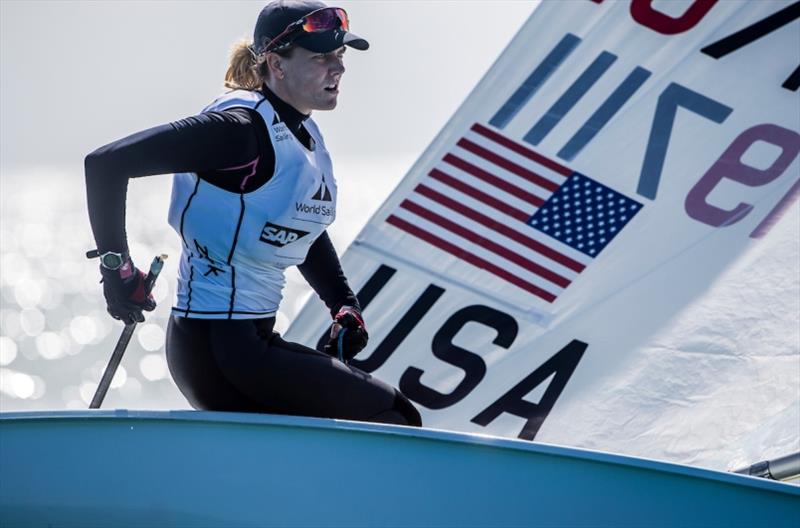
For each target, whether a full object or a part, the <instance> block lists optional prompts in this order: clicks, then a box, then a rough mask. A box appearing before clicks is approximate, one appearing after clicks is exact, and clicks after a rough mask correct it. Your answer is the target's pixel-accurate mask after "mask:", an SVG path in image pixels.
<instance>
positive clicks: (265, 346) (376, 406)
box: [166, 316, 422, 426]
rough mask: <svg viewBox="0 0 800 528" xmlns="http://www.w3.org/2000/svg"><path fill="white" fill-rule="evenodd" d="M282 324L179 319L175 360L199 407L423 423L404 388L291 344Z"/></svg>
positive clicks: (170, 344) (171, 350)
mask: <svg viewBox="0 0 800 528" xmlns="http://www.w3.org/2000/svg"><path fill="white" fill-rule="evenodd" d="M274 322H275V319H274V318H267V319H246V320H217V319H189V318H184V317H177V316H172V317H171V319H170V321H169V326H168V329H167V346H166V348H167V362H168V364H169V370H170V372H171V373H172V378H173V379H174V380H175V383H176V384H177V385H178V388H179V389H180V390H181V392H182V393H183V395H184V396H185V397H186V399H187V400H189V403H190V404H191V405H192V407H194V408H195V409H201V410H208V411H233V412H261V413H271V414H292V415H301V416H317V417H322V418H342V419H348V420H360V421H367V422H381V423H393V424H401V425H415V426H419V425H422V423H421V422H422V420H421V418H420V415H419V412H418V411H417V410H416V408H414V406H413V405H412V404H411V402H410V401H409V400H408V398H406V397H405V396H403V394H401V393H400V392H399V391H398V390H396V389H394V388H392V387H391V386H389V385H387V384H386V383H384V382H382V381H380V380H378V379H376V378H374V377H372V376H370V375H369V374H367V373H366V372H363V371H361V370H359V369H357V368H354V367H351V366H349V365H346V364H344V363H342V362H340V361H339V360H337V359H334V358H331V357H330V356H328V355H327V354H324V353H322V352H319V351H317V350H313V349H311V348H308V347H305V346H303V345H299V344H296V343H290V342H288V341H284V340H283V339H282V338H281V336H280V335H278V333H277V332H273V330H272V327H273V325H274Z"/></svg>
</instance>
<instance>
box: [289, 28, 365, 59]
mask: <svg viewBox="0 0 800 528" xmlns="http://www.w3.org/2000/svg"><path fill="white" fill-rule="evenodd" d="M294 43H295V44H297V45H298V46H300V47H303V48H305V49H307V50H309V51H313V52H315V53H329V52H331V51H333V50H336V49H339V48H341V47H342V46H350V47H351V48H354V49H357V50H362V51H363V50H366V49H368V48H369V42H367V41H366V40H364V39H363V38H361V37H359V36H358V35H354V34H353V33H350V32H349V31H343V30H341V29H334V30H331V31H323V32H320V33H308V34H306V35H303V36H302V37H300V38H298V39H297V40H295V41H294Z"/></svg>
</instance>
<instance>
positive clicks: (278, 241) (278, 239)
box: [259, 222, 308, 247]
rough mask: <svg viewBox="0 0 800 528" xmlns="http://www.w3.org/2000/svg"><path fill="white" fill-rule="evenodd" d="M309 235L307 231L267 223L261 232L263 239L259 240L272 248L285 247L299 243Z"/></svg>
mask: <svg viewBox="0 0 800 528" xmlns="http://www.w3.org/2000/svg"><path fill="white" fill-rule="evenodd" d="M307 234H308V232H307V231H299V230H297V229H289V228H288V227H283V226H279V225H275V224H270V223H269V222H267V223H266V224H265V225H264V229H262V230H261V237H260V238H259V240H261V241H262V242H266V243H267V244H269V245H271V246H277V247H283V246H285V245H288V244H291V243H292V242H297V241H298V240H300V239H301V238H303V237H304V236H306V235H307Z"/></svg>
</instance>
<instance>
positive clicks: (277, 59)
mask: <svg viewBox="0 0 800 528" xmlns="http://www.w3.org/2000/svg"><path fill="white" fill-rule="evenodd" d="M266 60H267V69H268V70H269V72H270V74H272V75H274V76H275V78H276V79H283V65H282V64H281V56H280V55H278V54H277V53H267V58H266Z"/></svg>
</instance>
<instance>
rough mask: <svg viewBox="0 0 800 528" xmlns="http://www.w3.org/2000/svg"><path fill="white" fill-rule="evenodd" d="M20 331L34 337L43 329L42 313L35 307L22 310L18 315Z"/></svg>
mask: <svg viewBox="0 0 800 528" xmlns="http://www.w3.org/2000/svg"><path fill="white" fill-rule="evenodd" d="M19 323H20V326H21V327H22V331H23V332H25V334H27V335H29V336H30V337H36V336H38V335H39V334H41V333H42V331H43V330H44V323H45V319H44V314H43V313H42V312H40V311H39V310H37V309H36V308H31V309H28V310H22V312H20V316H19Z"/></svg>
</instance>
